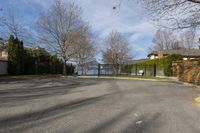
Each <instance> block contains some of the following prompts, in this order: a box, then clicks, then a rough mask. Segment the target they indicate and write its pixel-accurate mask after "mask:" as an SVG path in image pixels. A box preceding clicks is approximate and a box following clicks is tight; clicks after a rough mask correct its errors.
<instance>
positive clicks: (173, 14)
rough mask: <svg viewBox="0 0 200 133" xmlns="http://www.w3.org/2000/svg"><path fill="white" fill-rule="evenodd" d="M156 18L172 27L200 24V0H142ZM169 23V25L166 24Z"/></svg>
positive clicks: (188, 26)
mask: <svg viewBox="0 0 200 133" xmlns="http://www.w3.org/2000/svg"><path fill="white" fill-rule="evenodd" d="M141 2H142V3H143V4H144V5H145V7H146V8H147V9H148V12H149V13H150V14H152V15H153V16H154V17H153V18H154V20H159V21H161V23H162V25H161V26H163V27H166V28H171V29H183V28H191V27H192V28H195V27H199V26H200V19H199V18H200V0H142V1H141ZM166 25H167V26H166Z"/></svg>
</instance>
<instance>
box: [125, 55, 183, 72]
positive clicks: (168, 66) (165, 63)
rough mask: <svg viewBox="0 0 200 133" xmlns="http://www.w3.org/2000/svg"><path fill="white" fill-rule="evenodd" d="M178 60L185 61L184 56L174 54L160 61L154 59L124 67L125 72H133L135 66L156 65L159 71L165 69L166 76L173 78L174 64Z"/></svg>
mask: <svg viewBox="0 0 200 133" xmlns="http://www.w3.org/2000/svg"><path fill="white" fill-rule="evenodd" d="M177 60H183V56H182V55H179V54H173V55H169V56H167V57H163V58H160V59H154V60H147V61H143V62H138V63H135V64H129V65H126V66H124V67H123V69H124V70H125V69H126V70H131V69H132V68H133V67H134V66H135V65H137V66H153V65H154V64H155V65H156V67H157V69H159V68H163V70H164V74H165V76H172V75H173V70H172V62H173V61H177Z"/></svg>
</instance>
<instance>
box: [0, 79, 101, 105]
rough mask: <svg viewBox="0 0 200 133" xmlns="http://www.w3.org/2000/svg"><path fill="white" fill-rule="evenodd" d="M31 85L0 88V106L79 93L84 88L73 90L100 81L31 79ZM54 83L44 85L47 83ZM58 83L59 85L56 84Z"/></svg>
mask: <svg viewBox="0 0 200 133" xmlns="http://www.w3.org/2000/svg"><path fill="white" fill-rule="evenodd" d="M29 82H30V83H31V85H29V84H30V83H27V84H28V87H26V88H25V87H22V88H14V89H1V90H0V107H2V106H16V105H18V104H21V103H24V102H28V101H31V100H35V99H42V98H48V97H53V96H58V95H65V94H70V93H78V92H80V91H83V90H77V91H71V90H72V89H75V88H78V87H86V86H92V85H96V84H100V83H101V82H99V81H87V82H84V81H76V80H60V81H59V80H58V79H57V80H50V81H29ZM48 83H51V84H54V83H55V85H52V86H51V85H49V86H43V85H45V84H48ZM56 83H59V85H57V86H56Z"/></svg>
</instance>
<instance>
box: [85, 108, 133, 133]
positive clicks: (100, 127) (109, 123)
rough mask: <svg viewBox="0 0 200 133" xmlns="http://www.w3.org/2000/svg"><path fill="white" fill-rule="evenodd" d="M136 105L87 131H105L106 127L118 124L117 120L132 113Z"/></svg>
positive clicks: (89, 132)
mask: <svg viewBox="0 0 200 133" xmlns="http://www.w3.org/2000/svg"><path fill="white" fill-rule="evenodd" d="M135 108H136V107H131V108H129V109H127V110H125V111H123V112H121V113H119V114H118V115H116V116H114V117H112V118H111V119H109V120H107V121H104V122H103V123H101V124H100V125H98V126H96V127H94V128H92V129H90V130H88V131H86V132H87V133H97V132H105V130H106V129H108V128H109V127H111V126H112V125H114V124H116V123H117V122H119V121H120V120H121V119H123V118H124V116H126V115H128V114H130V113H131V112H132V111H133V110H134V109H135Z"/></svg>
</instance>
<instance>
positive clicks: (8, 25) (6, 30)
mask: <svg viewBox="0 0 200 133" xmlns="http://www.w3.org/2000/svg"><path fill="white" fill-rule="evenodd" d="M2 11H3V10H2ZM4 14H6V13H4ZM0 19H1V20H0V24H1V26H2V30H1V32H2V34H3V35H4V36H3V37H4V38H8V37H9V36H10V35H14V36H15V37H17V38H19V39H20V40H23V42H24V43H25V44H26V45H30V44H34V42H35V38H34V37H33V35H32V32H31V30H30V29H29V28H27V27H26V26H24V24H22V23H21V20H22V18H21V17H19V14H18V12H17V11H15V12H14V11H12V10H10V9H9V10H8V14H7V15H6V16H2V17H1V18H0Z"/></svg>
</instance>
